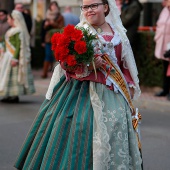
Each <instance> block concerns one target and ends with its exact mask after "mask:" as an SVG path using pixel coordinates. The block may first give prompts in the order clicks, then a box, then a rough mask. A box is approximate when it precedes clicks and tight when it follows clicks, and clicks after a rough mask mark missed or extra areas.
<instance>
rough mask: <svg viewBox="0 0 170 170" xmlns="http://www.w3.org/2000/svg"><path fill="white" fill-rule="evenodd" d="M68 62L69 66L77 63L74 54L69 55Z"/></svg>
mask: <svg viewBox="0 0 170 170" xmlns="http://www.w3.org/2000/svg"><path fill="white" fill-rule="evenodd" d="M67 64H68V65H69V66H75V65H76V64H77V61H76V59H75V56H74V55H69V56H67Z"/></svg>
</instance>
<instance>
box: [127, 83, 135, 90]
mask: <svg viewBox="0 0 170 170" xmlns="http://www.w3.org/2000/svg"><path fill="white" fill-rule="evenodd" d="M128 87H130V88H134V89H136V86H135V85H134V84H133V83H128Z"/></svg>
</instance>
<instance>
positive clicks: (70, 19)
mask: <svg viewBox="0 0 170 170" xmlns="http://www.w3.org/2000/svg"><path fill="white" fill-rule="evenodd" d="M62 15H63V17H64V26H67V25H69V24H70V25H77V24H78V23H79V22H80V19H79V17H78V16H77V15H75V14H73V13H72V8H71V7H70V6H66V7H65V9H64V13H63V14H62Z"/></svg>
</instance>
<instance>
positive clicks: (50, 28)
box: [41, 1, 64, 78]
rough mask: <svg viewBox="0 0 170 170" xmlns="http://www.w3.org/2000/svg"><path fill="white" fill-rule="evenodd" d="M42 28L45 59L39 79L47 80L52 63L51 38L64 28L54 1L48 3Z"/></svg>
mask: <svg viewBox="0 0 170 170" xmlns="http://www.w3.org/2000/svg"><path fill="white" fill-rule="evenodd" d="M43 27H44V29H45V59H44V65H43V73H42V75H41V77H42V78H47V77H48V71H49V68H52V67H53V62H54V56H53V53H52V51H51V37H52V35H53V34H54V33H55V32H56V31H61V29H62V28H63V27H64V18H63V16H62V15H61V13H60V7H59V5H58V3H57V2H56V1H52V2H51V3H50V5H49V8H48V10H47V12H46V19H45V21H44V24H43Z"/></svg>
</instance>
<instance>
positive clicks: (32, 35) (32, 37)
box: [23, 8, 36, 66]
mask: <svg viewBox="0 0 170 170" xmlns="http://www.w3.org/2000/svg"><path fill="white" fill-rule="evenodd" d="M23 12H24V14H27V15H29V16H30V18H31V19H32V17H31V11H30V9H28V8H26V9H24V11H23ZM35 22H36V21H35V19H32V28H31V31H30V38H31V39H30V47H31V66H34V63H35V56H34V47H35V24H36V23H35Z"/></svg>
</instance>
